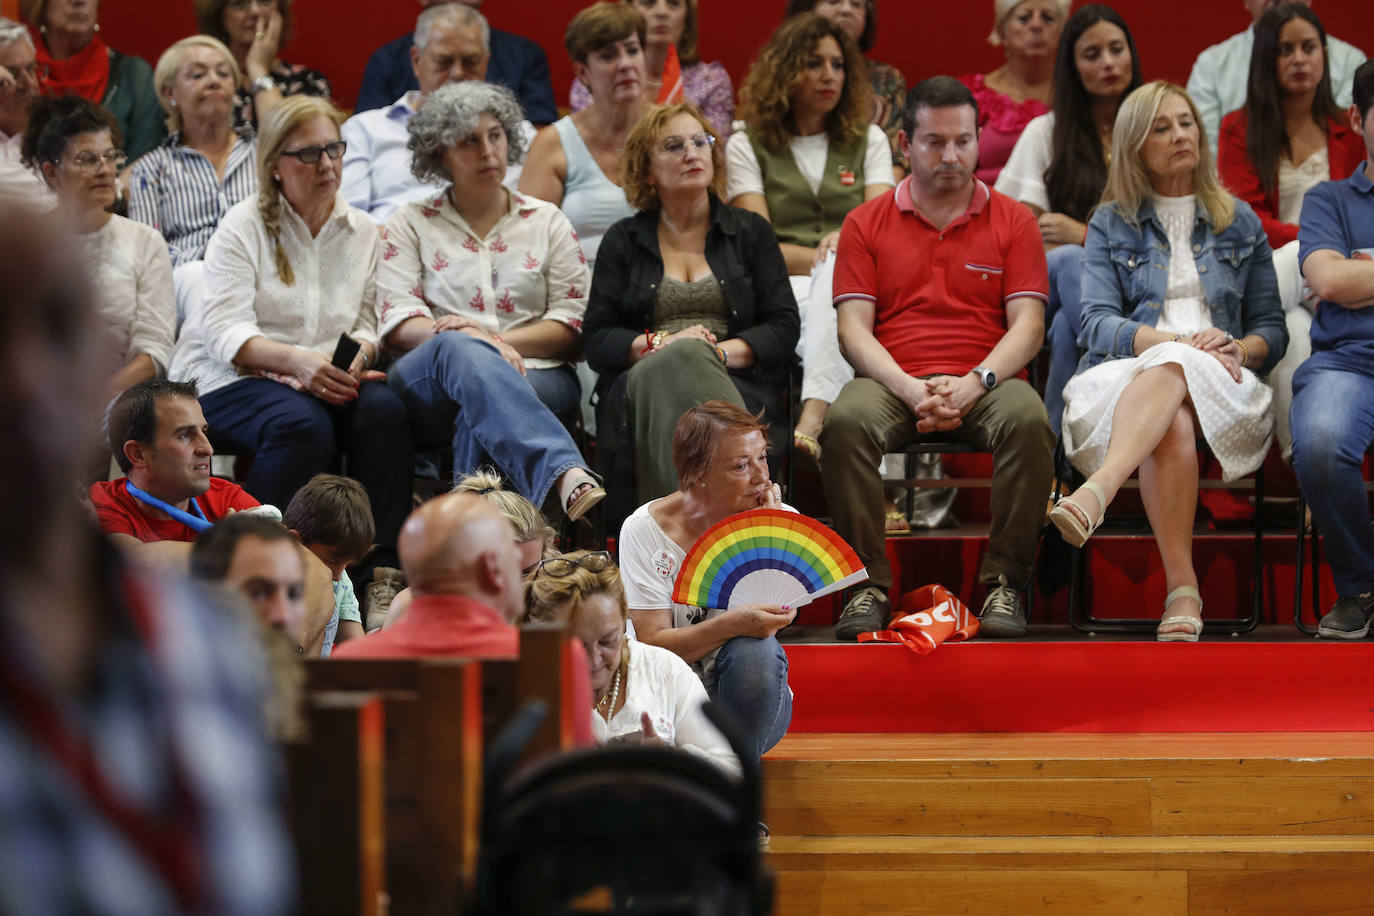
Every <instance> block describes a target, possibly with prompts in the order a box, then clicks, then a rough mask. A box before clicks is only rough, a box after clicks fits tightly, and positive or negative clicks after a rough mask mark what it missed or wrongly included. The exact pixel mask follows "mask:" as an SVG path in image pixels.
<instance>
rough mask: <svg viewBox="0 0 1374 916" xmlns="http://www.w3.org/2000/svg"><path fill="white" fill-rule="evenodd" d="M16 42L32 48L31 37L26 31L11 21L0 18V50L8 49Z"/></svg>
mask: <svg viewBox="0 0 1374 916" xmlns="http://www.w3.org/2000/svg"><path fill="white" fill-rule="evenodd" d="M18 41H22V42H24V43H26V44H27V45H28V46H29V47H30V48H32V47H33V36H32V35H30V34H29V30H28V29H26V28H24V27H23V26H22V25H20V24H19V23H17V22H15V21H14V20H13V19H6V18H5V17H4V16H0V48H4V47H8V46H9V45H12V44H14V43H15V42H18Z"/></svg>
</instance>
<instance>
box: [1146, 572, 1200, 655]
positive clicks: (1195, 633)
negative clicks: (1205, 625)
mask: <svg viewBox="0 0 1374 916" xmlns="http://www.w3.org/2000/svg"><path fill="white" fill-rule="evenodd" d="M1179 598H1192V599H1193V600H1194V601H1196V602H1197V613H1196V614H1176V615H1175V616H1173V617H1167V616H1166V617H1163V618H1161V619H1160V621H1159V626H1158V627H1156V628H1155V638H1156V639H1158V640H1159V641H1160V642H1197V638H1198V637H1199V636H1201V635H1202V595H1201V594H1200V593H1199V592H1198V590H1197V589H1195V588H1193V587H1192V586H1191V585H1180V586H1179V587H1178V588H1176V589H1174V590H1173V591H1171V592H1169V594H1168V596H1167V597H1166V598H1165V599H1164V613H1165V614H1168V612H1169V605H1171V604H1173V603H1174V602H1175V601H1177V600H1178V599H1179ZM1176 624H1186V625H1187V626H1188V627H1190V629H1187V630H1170V631H1169V632H1167V633H1165V632H1162V631H1161V629H1160V628H1161V627H1164V626H1174V625H1176Z"/></svg>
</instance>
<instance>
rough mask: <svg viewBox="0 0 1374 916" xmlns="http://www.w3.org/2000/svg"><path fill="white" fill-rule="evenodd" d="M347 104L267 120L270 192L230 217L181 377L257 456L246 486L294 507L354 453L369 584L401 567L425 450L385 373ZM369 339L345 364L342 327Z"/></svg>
mask: <svg viewBox="0 0 1374 916" xmlns="http://www.w3.org/2000/svg"><path fill="white" fill-rule="evenodd" d="M340 120H341V117H340V113H339V112H338V110H337V109H335V108H334V106H333V105H331V104H330V103H329V102H327V101H325V100H324V99H316V98H311V97H309V96H303V97H297V98H292V99H287V100H286V101H284V102H282V103H281V104H280V105H278V106H277V107H276V108H274V109H273V110H272V112H271V114H270V115H269V117H267V118H266V119H265V120H264V122H263V130H262V136H261V138H260V140H259V146H258V154H257V168H258V182H259V191H258V195H257V197H256V198H254V199H249V200H245V201H242V202H240V203H238V204H236V205H235V206H234V208H233V209H232V210H230V211H229V213H228V214H227V215H226V216H225V217H224V221H223V222H222V223H221V224H220V227H219V230H218V231H217V232H216V233H215V236H214V238H213V239H212V240H211V242H210V247H209V250H208V251H207V252H206V255H205V278H204V286H205V296H204V300H203V302H202V303H200V304H199V305H198V306H197V307H196V308H194V309H193V310H192V312H191V314H190V315H189V316H188V318H187V321H186V326H185V327H184V328H183V329H182V335H181V339H180V340H179V341H178V342H177V347H176V351H175V353H174V355H173V358H172V367H171V370H170V371H169V373H168V374H169V375H170V376H171V377H172V378H173V379H177V380H185V379H198V380H199V382H200V404H201V407H202V409H203V410H204V411H205V418H206V420H207V421H208V422H209V424H210V429H211V435H212V438H213V440H214V441H215V443H216V445H217V446H218V447H221V448H223V449H225V450H227V451H230V452H233V453H236V454H249V455H252V456H253V466H252V469H251V470H250V471H249V472H248V476H247V477H246V478H245V479H244V481H243V485H244V489H246V490H248V492H249V493H252V494H253V495H254V496H255V497H257V498H258V499H259V500H261V501H262V502H265V503H271V504H273V505H277V506H285V505H287V504H288V503H289V502H290V501H291V497H292V495H294V494H295V492H296V490H298V489H299V488H300V487H301V486H302V485H303V484H305V482H306V481H308V480H309V479H310V478H311V477H313V476H314V475H316V474H318V473H320V472H321V471H325V470H328V469H329V468H330V467H331V466H332V465H333V464H334V462H335V461H336V459H337V458H338V457H345V458H346V459H347V462H348V464H347V469H348V476H350V477H352V478H354V479H356V480H357V481H358V482H359V483H361V484H362V485H363V486H364V487H366V488H367V493H368V497H369V498H370V500H371V504H372V514H373V517H374V519H375V520H376V526H377V543H378V546H377V549H375V550H374V551H373V552H372V553H371V554H369V555H368V557H367V558H366V560H365V561H364V562H363V563H362V564H360V567H359V568H357V569H355V571H354V575H353V580H354V584H355V585H356V586H358V587H359V588H365V587H366V586H367V584H368V583H369V582H370V580H371V573H372V571H373V570H374V569H376V568H378V567H389V568H395V567H399V565H400V564H399V562H398V561H397V558H396V536H397V534H398V533H399V532H400V528H401V523H402V522H403V521H405V517H406V514H407V513H408V512H409V511H410V500H411V496H410V491H411V480H412V476H413V474H414V469H415V463H414V448H413V446H412V441H411V433H410V420H409V417H408V416H407V414H406V409H405V405H404V404H403V403H402V402H401V399H400V398H398V397H397V396H396V394H395V393H394V392H392V391H391V390H390V389H389V388H388V387H387V386H386V385H384V384H381V383H380V382H379V381H377V380H376V376H377V375H378V374H379V373H369V372H368V371H367V370H368V367H369V366H372V365H375V363H376V361H377V331H376V316H375V312H374V300H375V299H376V284H375V275H376V270H377V257H378V251H379V247H380V245H379V240H378V232H377V227H376V226H375V225H373V223H372V221H371V220H369V219H368V218H367V214H365V213H363V212H362V211H360V210H355V209H353V208H352V207H350V206H348V204H347V202H345V201H344V199H343V196H342V195H341V194H339V192H338V188H339V172H340V160H341V159H342V157H343V153H344V144H343V142H342V141H341V140H339V122H340ZM344 335H347V336H348V337H350V338H352V340H353V341H355V342H357V344H358V345H359V347H358V350H357V353H356V355H354V356H353V357H352V358H351V360H350V361H349V362H347V363H343V364H342V365H341V366H336V365H334V363H333V359H332V358H333V357H334V356H335V355H336V354H337V353H338V352H339V348H340V344H342V343H343V342H344V341H343V336H344Z"/></svg>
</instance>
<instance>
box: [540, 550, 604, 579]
mask: <svg viewBox="0 0 1374 916" xmlns="http://www.w3.org/2000/svg"><path fill="white" fill-rule="evenodd" d="M613 563H614V561H613V560H612V559H611V555H610V554H609V553H608V552H606V551H604V550H598V551H595V552H593V553H588V554H584V555H582V556H580V557H549V558H547V559H544V560H540V561H539V568H538V569H536V570H535V571H534V575H536V576H537V575H539V574H540V573H541V572H542V573H543V574H544V575H546V576H552V577H554V578H555V579H561V578H563V577H564V576H571V575H572V574H573V570H574V569H577V568H578V567H579V566H580V567H581V568H583V569H585V570H586V571H587V572H594V573H597V572H601V571H602V570H603V569H605V568H606V567H608V566H611V565H612V564H613ZM531 578H533V577H531Z"/></svg>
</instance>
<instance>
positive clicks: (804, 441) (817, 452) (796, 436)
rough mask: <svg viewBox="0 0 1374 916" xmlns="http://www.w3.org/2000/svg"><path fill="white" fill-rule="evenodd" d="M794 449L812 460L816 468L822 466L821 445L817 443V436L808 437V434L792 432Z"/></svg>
mask: <svg viewBox="0 0 1374 916" xmlns="http://www.w3.org/2000/svg"><path fill="white" fill-rule="evenodd" d="M792 448H794V449H796V451H797V452H799V453H800V454H802V455H805V456H806V457H807V458H810V459H811V461H812V462H813V463H814V464H815V465H816V467H820V466H821V444H820V443H819V442H817V441H816V437H815V436H808V435H807V434H806V433H800V432H797V431H796V430H793V431H792Z"/></svg>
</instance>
